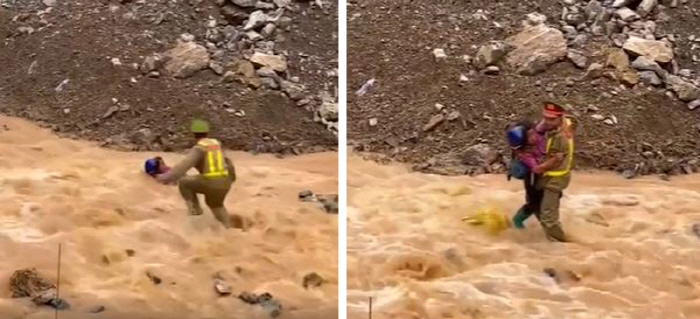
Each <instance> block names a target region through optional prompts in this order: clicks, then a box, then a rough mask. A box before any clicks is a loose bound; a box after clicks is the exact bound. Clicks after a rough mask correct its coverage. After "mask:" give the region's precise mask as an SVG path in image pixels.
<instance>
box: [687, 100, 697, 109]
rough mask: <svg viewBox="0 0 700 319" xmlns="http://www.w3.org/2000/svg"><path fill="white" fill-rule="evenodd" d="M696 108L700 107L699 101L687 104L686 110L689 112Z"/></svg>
mask: <svg viewBox="0 0 700 319" xmlns="http://www.w3.org/2000/svg"><path fill="white" fill-rule="evenodd" d="M698 107H700V99H697V100H695V101H691V102H690V103H688V109H690V110H691V111H692V110H695V109H697V108H698Z"/></svg>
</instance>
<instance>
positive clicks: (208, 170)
mask: <svg viewBox="0 0 700 319" xmlns="http://www.w3.org/2000/svg"><path fill="white" fill-rule="evenodd" d="M192 167H194V168H196V169H197V171H199V175H191V176H184V177H182V178H180V179H179V180H178V186H179V188H180V194H181V195H182V198H183V199H185V203H186V204H187V209H188V211H189V213H190V214H191V215H201V214H202V208H201V207H200V205H199V200H198V199H197V194H204V199H205V202H206V203H207V206H209V208H210V209H211V211H212V213H213V214H214V216H215V217H216V219H217V220H219V221H220V222H221V223H222V224H224V226H226V228H229V227H230V226H231V224H230V221H229V217H228V212H227V211H226V207H224V200H225V199H226V195H227V194H228V191H229V190H230V189H231V184H232V183H233V182H234V181H235V180H236V172H235V169H234V166H233V163H231V160H229V159H228V158H225V157H224V156H223V152H222V150H221V143H220V142H219V141H217V140H215V139H212V138H203V139H200V140H199V141H198V142H197V145H195V146H194V147H193V148H192V149H191V150H190V151H189V153H188V154H187V156H186V157H185V158H184V159H183V160H182V161H180V163H178V164H177V165H175V167H173V168H172V170H171V171H170V178H169V179H172V180H177V179H178V178H179V177H180V176H183V175H185V174H186V173H187V171H188V170H189V169H190V168H192Z"/></svg>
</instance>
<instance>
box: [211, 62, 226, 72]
mask: <svg viewBox="0 0 700 319" xmlns="http://www.w3.org/2000/svg"><path fill="white" fill-rule="evenodd" d="M209 68H210V69H211V70H212V71H214V73H216V74H218V75H223V74H224V67H223V66H222V65H221V64H220V63H218V62H214V61H211V62H209Z"/></svg>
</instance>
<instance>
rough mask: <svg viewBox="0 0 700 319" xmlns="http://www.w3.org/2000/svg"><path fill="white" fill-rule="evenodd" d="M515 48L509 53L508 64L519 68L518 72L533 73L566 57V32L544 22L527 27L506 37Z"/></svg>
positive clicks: (508, 42) (509, 44)
mask: <svg viewBox="0 0 700 319" xmlns="http://www.w3.org/2000/svg"><path fill="white" fill-rule="evenodd" d="M506 43H507V44H508V46H510V47H512V48H514V49H513V50H512V51H510V52H509V53H508V55H507V61H508V64H510V65H511V66H513V67H515V68H517V69H518V73H520V74H524V75H533V74H536V73H538V72H541V71H544V69H545V68H546V67H548V66H549V65H550V64H553V63H555V62H557V61H559V60H560V59H562V58H564V57H566V53H567V43H566V39H565V38H564V34H563V33H562V32H561V31H559V30H557V29H555V28H550V27H547V26H546V25H544V24H541V25H538V26H534V27H528V28H525V29H524V30H523V31H521V32H520V33H518V34H516V35H514V36H511V37H509V38H508V39H506Z"/></svg>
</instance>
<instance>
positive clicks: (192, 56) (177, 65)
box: [165, 42, 210, 78]
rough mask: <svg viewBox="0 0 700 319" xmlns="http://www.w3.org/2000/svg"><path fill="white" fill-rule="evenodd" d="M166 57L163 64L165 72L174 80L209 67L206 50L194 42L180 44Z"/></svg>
mask: <svg viewBox="0 0 700 319" xmlns="http://www.w3.org/2000/svg"><path fill="white" fill-rule="evenodd" d="M167 55H168V57H169V59H168V62H167V63H166V64H165V70H166V71H168V73H169V74H172V75H173V76H174V77H176V78H185V77H189V76H192V75H194V73H196V72H197V71H199V70H202V69H204V68H207V67H209V61H210V60H209V53H208V52H207V49H206V48H205V47H203V46H201V45H197V44H196V43H194V42H180V43H178V45H177V46H176V47H175V48H173V49H171V50H170V51H168V53H167Z"/></svg>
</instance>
